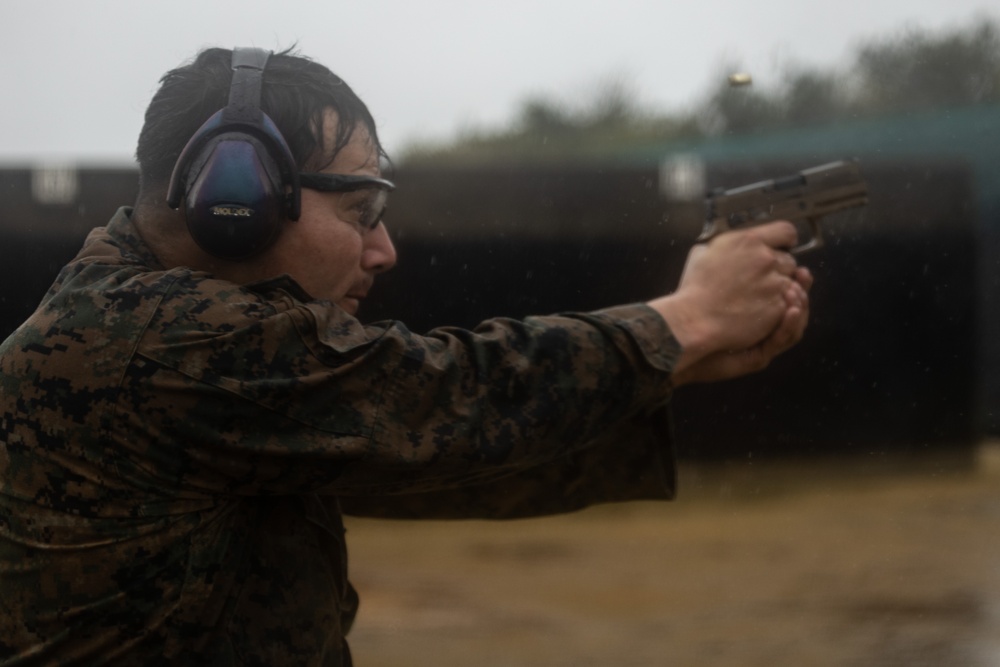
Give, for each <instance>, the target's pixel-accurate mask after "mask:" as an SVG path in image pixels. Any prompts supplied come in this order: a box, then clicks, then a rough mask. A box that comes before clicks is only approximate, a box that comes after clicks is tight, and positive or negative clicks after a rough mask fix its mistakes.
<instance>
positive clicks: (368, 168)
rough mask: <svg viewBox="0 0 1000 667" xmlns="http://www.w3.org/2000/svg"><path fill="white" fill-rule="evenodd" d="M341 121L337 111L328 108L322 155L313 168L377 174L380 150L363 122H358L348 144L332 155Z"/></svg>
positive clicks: (324, 117)
mask: <svg viewBox="0 0 1000 667" xmlns="http://www.w3.org/2000/svg"><path fill="white" fill-rule="evenodd" d="M339 121H340V119H339V117H338V116H337V112H336V111H334V110H333V109H327V110H326V112H325V113H324V114H323V144H322V155H321V156H320V157H319V159H317V160H316V162H317V164H316V165H312V168H314V169H320V170H322V171H327V172H331V173H340V174H351V173H372V174H377V173H378V169H379V161H378V151H376V150H375V145H374V142H372V139H371V135H370V134H369V132H368V128H366V127H365V126H364V124H362V123H358V124H357V125H356V126H355V127H354V131H353V132H352V133H351V136H350V139H349V140H348V142H347V144H346V145H344V146H343V147H342V148H341V149H340V150H339V151H338V152H337V154H336V155H332V153H333V150H334V147H335V146H336V141H337V129H338V127H339ZM331 156H332V159H331Z"/></svg>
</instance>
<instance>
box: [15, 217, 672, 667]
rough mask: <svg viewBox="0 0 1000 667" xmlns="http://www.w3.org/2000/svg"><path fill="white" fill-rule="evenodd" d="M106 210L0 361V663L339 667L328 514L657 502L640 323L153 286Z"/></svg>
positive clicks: (192, 285)
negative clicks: (424, 318)
mask: <svg viewBox="0 0 1000 667" xmlns="http://www.w3.org/2000/svg"><path fill="white" fill-rule="evenodd" d="M128 216H129V210H128V209H122V210H120V211H119V212H118V213H117V214H116V215H115V217H114V218H113V219H112V221H111V222H110V223H109V225H108V226H107V227H106V228H101V229H97V230H95V231H94V232H93V233H92V234H91V235H90V237H89V238H88V240H87V242H86V244H85V245H84V247H83V249H82V250H81V252H80V254H79V255H78V257H77V258H76V259H75V260H73V261H72V262H71V263H70V264H69V265H68V266H67V267H66V268H65V269H64V270H63V271H62V272H61V274H60V275H59V277H58V279H57V280H56V283H55V284H54V286H53V287H52V289H51V290H50V291H49V293H48V294H47V296H46V297H45V299H44V301H43V302H42V304H41V305H40V306H39V308H38V310H37V312H36V313H35V314H34V315H32V317H31V318H30V319H29V320H28V321H27V322H26V323H25V324H24V325H23V326H21V327H20V328H19V329H18V330H17V331H16V332H15V333H14V334H13V335H12V336H11V337H10V338H9V339H8V340H7V341H6V342H5V343H3V346H2V348H0V392H2V397H0V438H2V442H0V605H2V610H0V665H3V666H4V667H9V666H12V665H56V664H58V665H67V664H86V665H104V664H108V665H126V664H127V665H144V666H148V665H160V664H183V665H193V664H198V665H345V664H349V662H350V656H349V653H348V651H347V647H346V644H345V642H344V635H345V634H346V632H347V630H348V629H349V627H350V624H351V621H352V619H353V617H354V614H355V610H356V607H357V598H356V596H355V594H354V591H353V589H352V588H351V587H350V584H349V583H348V582H347V575H346V555H345V545H344V539H343V528H342V524H341V518H340V517H341V505H343V507H344V509H345V510H346V511H350V512H357V513H361V514H370V515H382V516H412V517H421V516H437V517H441V516H456V517H458V516H479V517H496V518H504V517H514V516H526V515H533V514H542V513H549V512H559V511H568V510H572V509H576V508H579V507H583V506H585V505H588V504H591V503H595V502H605V501H612V500H627V499H633V498H647V499H652V498H668V497H670V496H671V495H672V493H673V458H672V453H671V449H670V443H669V438H668V437H667V435H666V434H665V433H664V432H663V430H662V428H663V426H664V423H665V418H664V414H665V412H666V410H665V407H664V406H665V405H666V403H667V401H668V399H669V396H670V386H669V371H670V368H671V365H672V364H673V362H674V360H675V358H676V356H677V354H678V351H679V350H678V346H677V344H676V342H675V341H674V340H673V338H672V337H671V336H670V334H669V332H668V331H667V329H666V328H665V327H664V325H663V323H662V321H661V320H660V319H659V317H658V316H656V315H655V314H654V313H653V312H652V311H651V310H649V309H648V308H646V307H645V306H641V305H634V306H624V307H620V308H616V309H609V310H607V311H601V312H598V313H591V314H575V315H566V316H558V317H544V318H528V319H526V320H525V321H520V322H519V321H506V320H497V321H489V322H486V323H484V324H483V325H481V326H480V327H479V328H478V329H477V330H476V331H474V332H469V331H461V330H449V329H440V330H436V331H433V332H431V333H430V334H428V335H426V336H418V335H415V334H413V333H411V332H409V331H408V330H407V329H406V328H405V327H403V326H402V325H401V324H399V323H396V322H383V323H378V324H374V325H371V326H363V325H362V324H360V323H359V322H358V321H357V320H355V319H354V318H352V317H350V316H348V315H347V314H345V313H344V312H343V311H341V310H340V309H339V308H337V307H335V306H331V305H330V304H327V303H323V302H315V301H311V300H310V299H309V298H308V296H307V295H305V294H304V293H303V292H302V290H301V289H300V288H299V287H298V286H297V285H296V284H295V283H294V282H292V281H291V280H290V279H288V278H287V277H285V278H279V279H276V280H272V281H268V282H266V283H262V284H259V285H256V286H250V287H240V286H237V285H234V284H232V283H227V282H222V281H219V280H216V279H213V278H212V277H210V276H207V275H205V274H200V273H196V272H192V271H190V270H188V269H183V268H175V269H171V270H164V269H163V268H162V267H160V266H159V265H158V264H157V262H156V259H155V258H154V257H153V255H152V254H151V252H150V251H149V250H148V248H146V247H145V246H144V245H143V244H142V241H141V239H140V237H139V236H138V234H137V233H136V231H135V228H134V227H133V225H132V223H131V221H130V219H129V217H128Z"/></svg>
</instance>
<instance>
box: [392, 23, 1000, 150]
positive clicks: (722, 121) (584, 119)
mask: <svg viewBox="0 0 1000 667" xmlns="http://www.w3.org/2000/svg"><path fill="white" fill-rule="evenodd" d="M735 70H736V68H733V67H730V68H724V71H725V72H726V73H729V72H732V71H735ZM784 70H785V71H784V74H783V77H782V79H783V82H782V84H781V85H780V86H779V87H777V88H776V89H758V88H756V87H754V86H732V85H730V83H729V82H728V81H727V79H726V76H725V75H719V76H717V77H715V80H717V81H719V83H718V84H717V85H715V86H714V87H712V88H711V89H710V90H709V92H708V95H707V96H706V98H705V99H704V100H703V101H702V102H701V103H700V104H698V105H696V107H695V108H694V109H693V110H692V111H690V112H675V113H653V112H651V111H648V110H645V109H643V108H641V107H640V105H639V104H638V102H637V101H636V99H637V96H636V95H635V94H634V92H633V91H632V90H630V89H629V87H628V86H626V85H625V84H624V83H623V82H622V81H621V80H609V81H605V82H604V83H603V84H601V85H598V86H596V87H595V93H594V95H593V96H592V98H591V99H589V100H586V101H584V103H583V104H582V105H580V106H577V107H575V108H574V107H571V106H569V105H567V104H564V103H560V102H558V101H556V100H552V99H547V98H544V97H533V98H530V99H527V100H526V101H525V102H524V103H523V104H522V106H521V109H520V112H519V114H518V116H517V118H516V119H515V120H514V122H512V123H511V124H510V125H509V126H508V127H506V128H500V129H493V130H484V129H480V130H474V131H467V132H465V133H463V134H462V135H460V136H459V137H458V138H457V139H456V140H454V141H452V142H448V143H445V144H442V145H429V144H424V145H413V146H410V147H409V148H408V149H407V150H406V151H405V153H404V155H403V161H404V162H420V161H434V162H487V161H488V162H497V161H505V160H526V159H527V160H536V161H538V160H567V159H572V158H578V157H587V156H598V155H601V154H606V153H607V152H609V151H613V150H622V149H627V148H628V147H629V146H632V145H638V144H642V143H648V142H665V141H670V140H674V139H680V138H685V137H698V136H715V135H721V134H746V133H752V132H762V131H769V130H773V129H776V128H780V127H790V126H798V125H816V124H822V123H833V122H837V121H841V120H845V119H853V118H859V117H865V116H874V115H884V114H890V113H907V112H913V111H927V110H933V109H946V108H955V107H961V106H968V105H972V104H983V103H995V102H1000V26H998V24H997V23H996V22H995V21H993V20H990V19H982V20H979V21H977V22H974V23H972V24H971V25H970V26H969V27H968V28H965V29H957V30H953V31H950V32H941V33H929V32H926V31H921V30H916V29H910V30H906V31H903V32H902V33H899V34H896V35H891V36H888V37H884V38H881V39H877V40H873V41H870V42H868V43H864V44H861V45H860V46H859V47H858V48H857V49H856V53H855V56H854V58H853V59H852V61H851V62H850V64H849V66H848V67H847V68H846V69H845V70H843V71H838V70H835V69H831V70H820V69H809V68H804V67H801V66H799V65H797V64H795V63H790V64H787V65H786V66H785V68H784Z"/></svg>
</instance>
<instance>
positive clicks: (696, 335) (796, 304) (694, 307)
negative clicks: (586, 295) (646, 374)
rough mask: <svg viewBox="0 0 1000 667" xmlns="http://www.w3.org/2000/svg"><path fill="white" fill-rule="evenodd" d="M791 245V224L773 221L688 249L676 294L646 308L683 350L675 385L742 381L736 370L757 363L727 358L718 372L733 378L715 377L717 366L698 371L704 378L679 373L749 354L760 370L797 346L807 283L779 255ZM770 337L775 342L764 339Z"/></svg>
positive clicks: (799, 271)
mask: <svg viewBox="0 0 1000 667" xmlns="http://www.w3.org/2000/svg"><path fill="white" fill-rule="evenodd" d="M797 242H798V234H797V232H796V230H795V227H794V226H793V225H792V224H790V223H787V222H773V223H768V224H766V225H760V226H757V227H751V228H747V229H741V230H735V231H731V232H727V233H725V234H721V235H719V236H717V237H716V238H714V239H712V240H711V241H710V242H709V243H707V244H701V245H697V246H695V247H694V248H693V249H692V250H691V253H690V254H689V255H688V260H687V263H686V264H685V267H684V273H683V275H682V276H681V281H680V284H679V285H678V288H677V291H676V292H674V293H673V294H671V295H669V296H666V297H661V298H659V299H655V300H653V301H651V302H650V303H649V305H650V306H651V307H653V308H654V309H655V310H657V311H658V312H659V313H660V315H661V316H663V318H664V320H666V322H667V324H668V326H669V327H670V329H671V331H672V332H673V334H674V336H675V337H676V338H677V340H678V342H679V343H680V344H681V347H682V348H683V354H682V355H681V358H680V359H679V360H678V365H677V368H675V381H676V380H679V379H680V380H684V379H686V380H687V381H704V380H706V379H721V378H722V377H734V376H735V375H738V374H743V373H741V372H739V369H740V368H743V367H746V368H747V369H748V370H746V371H744V372H750V371H751V370H757V368H751V366H760V364H759V363H758V364H735V365H734V364H732V363H730V362H732V357H729V358H728V359H729V362H725V363H723V364H722V366H723V367H725V368H731V371H732V373H735V375H734V374H727V373H726V372H721V373H720V372H719V371H720V369H719V368H717V366H718V364H717V363H716V364H715V365H712V364H709V365H708V366H706V365H705V364H702V368H707V367H711V368H713V369H714V370H713V371H712V372H711V373H708V374H707V377H706V376H703V374H702V373H694V374H693V373H687V372H686V371H687V370H688V367H696V365H697V364H698V362H701V361H702V360H704V359H705V358H706V357H710V356H712V355H717V354H719V353H724V354H729V355H733V354H740V355H742V356H743V358H744V359H746V357H747V355H748V354H749V355H751V357H752V356H754V355H756V357H758V358H759V359H762V360H763V361H764V363H763V365H766V362H768V361H770V359H771V358H773V357H774V356H777V354H780V353H781V352H783V351H784V350H785V349H787V348H788V347H791V346H792V345H794V344H795V343H796V342H798V340H799V339H800V338H801V336H802V332H803V331H804V329H805V321H806V320H807V319H808V290H809V287H810V286H811V284H812V277H811V276H810V275H809V274H808V271H805V270H802V269H798V267H797V266H796V262H795V259H794V258H793V257H792V255H791V254H789V253H788V252H787V251H786V250H785V249H787V248H791V247H793V246H795V245H796V243H797ZM801 304H805V305H804V306H802V305H801ZM793 309H794V312H789V311H792V310H793ZM774 335H778V340H775V339H771V340H769V338H771V337H772V336H774ZM789 337H790V338H789ZM723 358H725V357H723ZM716 359H717V360H718V359H720V357H716ZM761 367H762V366H761ZM692 370H693V369H692Z"/></svg>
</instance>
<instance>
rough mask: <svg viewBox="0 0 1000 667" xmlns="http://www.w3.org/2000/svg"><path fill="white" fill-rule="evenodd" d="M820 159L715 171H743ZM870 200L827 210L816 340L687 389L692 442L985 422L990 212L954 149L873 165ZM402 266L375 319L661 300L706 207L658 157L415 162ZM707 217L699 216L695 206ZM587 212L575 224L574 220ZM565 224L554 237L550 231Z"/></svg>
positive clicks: (823, 447) (748, 174)
mask: <svg viewBox="0 0 1000 667" xmlns="http://www.w3.org/2000/svg"><path fill="white" fill-rule="evenodd" d="M803 166H807V165H795V166H791V165H771V167H770V169H768V168H765V167H760V168H757V169H754V170H750V169H736V168H729V169H715V170H714V171H713V172H711V173H710V174H709V177H710V181H711V182H712V183H713V184H717V185H726V186H735V185H740V184H743V183H747V182H751V181H754V180H758V179H761V178H763V177H766V176H776V175H781V174H783V173H787V172H790V171H792V170H793V169H796V168H801V167H803ZM864 170H865V174H866V177H867V178H868V180H869V185H870V188H871V203H870V205H869V206H868V208H867V209H866V210H865V211H864V212H863V213H844V214H839V215H838V216H836V217H835V218H831V219H829V220H828V221H827V224H826V228H827V229H828V230H829V235H828V236H829V244H828V246H827V247H825V248H823V249H822V250H819V251H816V252H815V253H813V254H811V255H808V256H806V257H805V258H803V262H804V263H806V264H808V265H809V266H810V267H811V268H812V270H813V272H814V274H815V275H816V278H817V285H816V288H815V291H814V294H813V305H814V313H813V318H812V324H811V327H810V331H809V333H808V338H807V339H806V341H805V342H804V343H803V344H802V345H801V346H800V347H799V348H797V349H795V350H793V351H792V352H791V353H789V354H788V355H786V356H784V357H782V358H781V359H779V360H778V361H777V362H775V364H774V365H773V366H772V368H771V369H769V370H768V372H767V373H764V374H761V375H757V376H753V377H750V378H745V379H741V380H738V381H734V382H731V383H726V384H717V385H709V386H701V387H686V388H684V389H683V390H682V391H680V392H678V395H677V397H676V406H677V411H676V413H677V416H678V424H677V431H678V435H679V442H680V446H681V449H682V453H684V454H686V455H690V456H698V457H747V456H764V455H782V454H788V453H792V454H800V453H802V454H815V453H822V452H838V451H845V452H846V451H851V452H879V451H884V450H886V449H896V450H898V449H900V448H904V449H906V448H909V449H914V448H926V447H938V446H945V447H955V446H964V445H968V444H970V443H971V442H973V441H974V440H975V438H976V436H977V434H976V433H975V432H974V431H975V426H974V424H975V420H974V415H973V414H972V406H973V393H974V378H975V372H976V367H975V358H976V351H975V337H974V329H975V321H974V306H975V290H976V284H975V281H976V272H975V262H974V252H973V250H974V241H973V231H972V230H973V225H972V223H973V214H974V211H972V210H971V209H970V207H971V204H970V202H971V201H973V200H972V197H971V191H970V180H969V177H968V173H967V172H966V171H965V170H964V169H963V168H962V167H961V166H957V165H955V164H936V165H935V164H926V165H912V164H911V165H872V164H866V165H865V168H864ZM398 181H399V183H400V189H399V191H398V196H397V197H395V198H394V201H393V209H392V211H391V215H390V216H389V217H390V224H391V226H392V227H393V228H394V229H396V230H397V245H398V248H399V251H400V257H401V259H400V263H399V266H398V267H397V268H396V269H395V270H394V271H393V272H392V273H391V274H389V275H387V276H386V277H385V278H384V279H383V280H382V281H380V283H379V286H378V287H377V288H376V289H377V291H376V293H375V295H374V296H375V299H374V301H376V302H377V303H372V304H371V305H369V306H366V310H365V313H364V315H365V316H366V318H368V317H373V318H398V319H401V320H403V321H404V322H406V323H407V324H408V325H409V326H411V328H413V329H415V330H424V329H426V328H429V327H432V326H435V325H440V324H455V325H461V326H472V325H474V324H475V323H476V322H478V321H479V320H481V319H483V318H485V317H489V316H492V315H497V314H502V315H510V316H514V317H519V316H523V315H526V314H530V313H548V312H555V311H559V310H573V309H592V308H599V307H603V306H608V305H611V304H615V303H621V302H627V301H636V300H644V299H647V298H650V297H652V296H656V295H657V294H659V293H661V292H662V291H664V290H666V289H668V288H669V287H670V286H673V285H675V284H676V281H677V278H678V276H679V272H680V268H681V265H682V263H683V259H684V256H685V254H686V252H687V249H688V247H689V245H690V241H691V239H692V238H693V237H694V236H695V235H696V234H697V231H698V229H699V228H700V217H699V216H700V207H699V206H696V207H695V208H694V210H693V211H692V208H691V207H690V206H688V207H684V206H670V205H668V204H667V203H666V202H665V201H664V200H663V199H662V198H661V197H660V196H659V194H658V190H657V187H656V184H657V174H654V173H650V172H648V171H641V170H629V169H619V170H606V171H603V172H601V171H598V170H585V169H577V170H575V171H574V170H572V169H552V170H523V169H522V170H517V171H506V172H505V171H493V172H485V171H474V172H470V171H467V170H466V171H462V170H439V171H422V172H420V173H406V172H402V173H400V174H399V175H398ZM692 216H693V217H692ZM574 225H576V226H575V227H574ZM551 227H555V228H557V229H558V230H559V231H558V234H556V235H549V234H546V233H543V232H542V231H540V230H542V229H548V228H551Z"/></svg>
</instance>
